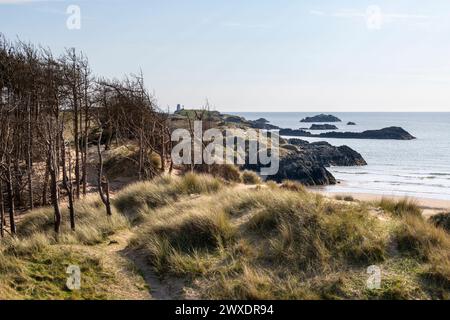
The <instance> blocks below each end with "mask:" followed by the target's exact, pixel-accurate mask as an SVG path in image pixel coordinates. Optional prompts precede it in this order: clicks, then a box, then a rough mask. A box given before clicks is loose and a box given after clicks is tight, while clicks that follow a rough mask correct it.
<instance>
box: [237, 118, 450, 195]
mask: <svg viewBox="0 0 450 320" xmlns="http://www.w3.org/2000/svg"><path fill="white" fill-rule="evenodd" d="M320 113H326V114H333V115H335V116H337V117H338V118H340V119H341V120H342V122H338V123H333V124H334V125H336V126H337V127H338V128H339V129H338V130H334V131H356V132H361V131H364V130H371V129H381V128H385V127H390V126H398V127H402V128H403V129H405V130H406V131H408V132H409V133H411V134H412V135H413V136H415V137H417V139H416V140H411V141H403V140H359V139H336V138H305V137H301V138H300V139H304V140H307V141H310V142H313V141H327V142H329V143H330V144H332V145H336V146H340V145H347V146H349V147H351V148H353V149H354V150H356V151H358V152H359V153H361V155H362V156H363V157H364V159H365V160H366V161H367V163H368V165H367V166H362V167H358V166H355V167H331V168H329V171H330V172H331V173H332V174H333V175H334V176H335V177H336V179H337V180H338V181H339V183H338V184H337V185H334V186H327V187H326V188H325V189H326V191H329V192H336V193H347V192H348V193H370V194H380V195H386V196H407V197H418V198H431V199H442V200H450V113H360V112H358V113H353V112H345V113H340V112H237V113H233V114H236V115H239V116H243V117H245V118H246V119H249V120H256V119H258V118H265V119H267V120H269V121H270V123H271V124H273V125H277V126H279V127H281V128H292V129H299V128H304V127H309V126H310V125H311V124H310V123H300V120H301V119H303V118H305V117H308V116H314V115H317V114H320ZM349 121H352V122H355V123H356V124H357V125H356V126H348V125H347V123H348V122H349ZM314 132H317V133H320V132H325V131H314ZM287 138H289V137H287Z"/></svg>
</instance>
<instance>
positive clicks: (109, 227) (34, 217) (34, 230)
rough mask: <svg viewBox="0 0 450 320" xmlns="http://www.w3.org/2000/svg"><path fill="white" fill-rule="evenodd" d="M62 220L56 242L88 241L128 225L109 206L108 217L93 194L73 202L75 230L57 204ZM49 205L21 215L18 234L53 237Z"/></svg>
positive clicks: (51, 209)
mask: <svg viewBox="0 0 450 320" xmlns="http://www.w3.org/2000/svg"><path fill="white" fill-rule="evenodd" d="M61 209H62V215H63V224H62V226H61V234H60V236H59V237H58V239H57V241H58V242H59V243H81V244H86V245H92V244H96V243H100V242H102V241H104V240H105V239H106V238H107V237H108V236H109V235H111V234H113V233H114V232H116V231H117V230H121V229H126V228H128V227H129V223H128V220H127V219H126V218H125V217H124V216H122V215H121V214H119V213H118V212H117V210H113V215H112V216H111V217H108V216H107V215H106V211H105V208H104V206H103V204H102V202H101V200H100V199H99V198H98V197H97V196H96V195H92V196H88V197H86V198H85V199H83V200H80V201H77V202H76V203H75V216H76V231H75V232H73V231H71V230H70V226H69V217H68V215H69V213H68V209H67V208H66V207H64V206H61ZM53 214H54V213H53V208H51V207H45V208H40V209H37V210H34V211H32V212H30V213H28V214H27V215H25V217H24V219H23V220H22V222H21V224H20V227H19V228H18V235H19V237H20V238H25V239H32V238H39V237H41V236H45V237H47V238H48V239H50V240H49V241H54V240H55V235H54V232H53V223H54V216H53Z"/></svg>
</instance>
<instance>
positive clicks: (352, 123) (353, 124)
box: [347, 121, 356, 126]
mask: <svg viewBox="0 0 450 320" xmlns="http://www.w3.org/2000/svg"><path fill="white" fill-rule="evenodd" d="M347 125H348V126H356V123H354V122H352V121H350V122H347Z"/></svg>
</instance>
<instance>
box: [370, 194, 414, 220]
mask: <svg viewBox="0 0 450 320" xmlns="http://www.w3.org/2000/svg"><path fill="white" fill-rule="evenodd" d="M378 205H379V207H380V208H382V209H383V210H385V211H387V212H390V213H392V214H393V215H395V216H398V217H403V216H405V215H413V216H417V217H420V216H422V209H420V207H419V205H418V204H417V202H415V201H414V200H412V199H409V198H404V199H401V200H394V199H389V198H383V199H381V201H380V202H379V203H378Z"/></svg>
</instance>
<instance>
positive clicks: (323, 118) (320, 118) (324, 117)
mask: <svg viewBox="0 0 450 320" xmlns="http://www.w3.org/2000/svg"><path fill="white" fill-rule="evenodd" d="M341 121H342V120H341V119H339V118H338V117H335V116H333V115H331V114H319V115H317V116H314V117H306V118H305V119H302V120H300V122H341Z"/></svg>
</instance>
